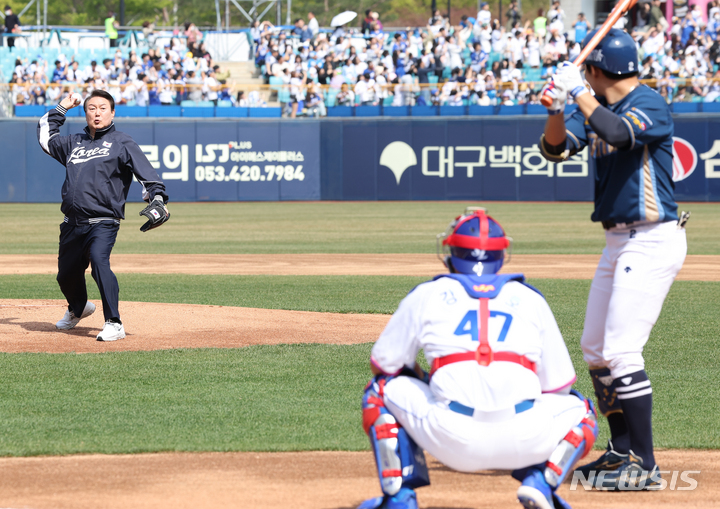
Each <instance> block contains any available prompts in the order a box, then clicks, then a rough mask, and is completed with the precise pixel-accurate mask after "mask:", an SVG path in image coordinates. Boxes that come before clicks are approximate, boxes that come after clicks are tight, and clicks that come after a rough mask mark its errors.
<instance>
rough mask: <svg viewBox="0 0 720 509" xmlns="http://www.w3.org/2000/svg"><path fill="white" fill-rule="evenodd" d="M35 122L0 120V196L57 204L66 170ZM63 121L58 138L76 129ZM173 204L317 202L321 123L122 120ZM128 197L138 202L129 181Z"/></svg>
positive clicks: (138, 190)
mask: <svg viewBox="0 0 720 509" xmlns="http://www.w3.org/2000/svg"><path fill="white" fill-rule="evenodd" d="M36 126H37V122H36V121H8V122H0V140H2V142H0V143H2V145H3V147H4V150H3V153H4V161H3V164H2V165H0V201H10V202H25V201H27V202H59V201H60V191H61V188H62V184H63V181H64V179H65V169H64V167H63V166H62V165H61V164H60V163H58V162H56V161H55V160H53V159H52V158H51V157H50V156H48V155H47V154H45V153H44V152H43V151H42V149H41V148H40V145H39V144H38V142H37V135H36ZM84 127H85V122H84V121H82V120H79V119H78V120H75V119H67V120H66V122H65V125H64V126H63V127H62V130H61V132H60V134H61V135H68V134H70V133H79V132H81V131H82V129H83V128H84ZM116 128H117V129H118V130H119V131H123V132H125V133H127V134H129V135H130V136H132V138H133V139H134V140H135V141H136V142H137V143H138V145H139V146H140V148H141V150H142V151H143V152H144V153H145V155H146V156H147V158H148V160H149V161H150V163H151V164H152V165H153V167H154V168H155V169H156V171H157V172H158V174H159V175H160V177H161V178H162V180H163V181H164V182H165V185H166V187H167V191H168V195H169V196H170V199H171V201H238V200H255V201H258V200H268V201H279V200H319V199H320V122H318V121H304V122H298V123H290V122H287V123H286V122H278V121H254V122H248V121H224V120H213V121H188V120H187V119H186V120H184V121H177V120H162V119H143V120H126V119H119V120H118V121H117V122H116ZM128 200H129V201H141V200H142V187H141V186H140V184H139V183H137V182H133V184H132V185H131V187H130V193H129V195H128Z"/></svg>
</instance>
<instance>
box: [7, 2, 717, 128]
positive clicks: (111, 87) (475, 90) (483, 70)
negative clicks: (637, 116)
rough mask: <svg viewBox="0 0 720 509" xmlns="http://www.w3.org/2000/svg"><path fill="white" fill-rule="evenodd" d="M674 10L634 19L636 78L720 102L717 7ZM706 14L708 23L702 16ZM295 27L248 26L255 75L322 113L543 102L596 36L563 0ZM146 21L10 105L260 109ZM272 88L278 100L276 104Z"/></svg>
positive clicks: (195, 38)
mask: <svg viewBox="0 0 720 509" xmlns="http://www.w3.org/2000/svg"><path fill="white" fill-rule="evenodd" d="M686 10H687V12H679V11H676V14H679V15H681V16H676V17H675V18H673V20H672V23H670V24H668V23H667V21H666V20H665V17H664V16H663V14H662V12H661V10H660V1H659V0H652V1H651V2H647V1H644V3H640V4H639V6H638V8H637V10H636V15H635V19H634V20H633V21H634V22H633V23H629V20H627V19H621V20H620V21H619V22H618V25H616V26H620V27H625V26H626V24H627V26H628V27H630V26H631V25H632V27H631V28H629V31H630V33H631V35H632V36H633V38H634V39H635V40H636V41H637V44H638V48H639V55H640V60H641V61H640V62H639V63H638V75H639V77H640V78H641V79H643V80H649V81H647V82H646V83H647V84H648V85H650V86H652V87H654V88H656V89H657V90H658V92H659V93H660V94H662V95H663V96H664V97H666V100H667V101H668V102H673V101H674V102H680V101H695V102H697V101H706V102H709V101H715V100H717V99H718V98H719V97H720V72H719V71H718V67H719V64H720V0H712V2H711V3H710V4H708V12H707V13H706V15H705V16H703V13H702V12H700V10H699V7H698V6H697V5H695V6H693V7H692V8H689V9H686ZM705 17H706V18H707V20H708V21H707V22H705V21H704V19H705ZM307 18H308V23H307V24H306V23H305V21H304V20H303V19H298V20H296V22H295V23H294V25H293V26H291V27H275V26H273V25H272V24H271V23H269V22H267V21H265V22H262V23H260V22H258V21H256V22H255V23H254V24H253V26H252V27H251V28H250V35H251V38H252V39H253V41H254V49H253V51H254V58H255V64H256V66H257V68H258V71H259V72H260V73H261V74H262V76H263V77H264V79H265V83H267V84H269V85H270V88H271V89H272V93H273V96H272V98H271V99H272V100H277V101H279V102H280V103H282V104H283V105H285V106H286V108H287V114H288V115H290V116H296V115H298V114H301V113H303V112H304V114H309V115H316V116H322V115H325V114H326V108H327V107H328V106H335V105H377V104H384V105H386V106H389V105H394V106H407V105H465V104H479V105H496V104H526V103H527V104H539V97H538V92H539V90H540V89H541V88H542V85H543V83H544V80H545V79H546V78H547V77H548V76H550V75H552V74H553V73H554V71H555V67H556V66H557V65H558V64H559V63H561V62H563V61H564V60H568V59H569V60H572V59H573V58H574V57H575V56H576V55H577V54H578V53H579V52H580V42H581V41H582V39H583V38H584V37H585V35H587V33H588V32H589V31H590V30H591V27H589V26H588V22H587V20H586V19H585V16H584V15H583V14H582V13H581V14H580V15H579V16H578V17H577V19H575V20H568V19H567V18H566V16H565V13H564V11H563V9H562V7H561V4H560V1H559V0H554V1H553V2H552V5H551V7H550V8H549V10H548V11H547V12H545V11H544V10H542V9H541V10H540V11H539V12H538V13H537V16H536V17H535V18H534V19H532V20H531V19H527V18H526V20H525V21H524V22H523V21H522V19H523V18H522V15H521V13H520V12H519V10H518V7H517V3H516V2H512V3H511V5H510V8H509V9H507V10H506V12H505V19H504V20H502V22H501V21H500V20H498V19H493V17H492V14H491V12H490V10H489V6H488V4H487V3H483V4H482V7H481V9H480V11H479V12H478V13H477V15H476V17H468V16H463V17H462V19H461V21H460V23H459V25H457V26H453V25H451V24H450V23H449V21H448V19H447V18H446V17H444V16H442V15H441V14H440V12H439V11H436V12H435V13H434V14H433V16H432V17H431V18H430V19H429V20H428V23H427V26H425V27H422V28H420V27H419V28H408V29H406V30H402V31H392V32H390V31H386V30H384V27H383V23H382V21H381V19H380V15H379V14H378V13H377V12H373V11H370V10H368V11H366V12H365V17H364V19H363V20H362V27H361V28H360V29H355V28H346V27H343V26H341V27H338V28H336V29H334V30H332V31H331V30H325V29H321V28H320V27H319V24H318V22H317V19H315V16H314V15H313V14H312V13H309V14H308V16H307ZM152 30H153V27H152V25H150V24H148V25H145V26H144V29H143V33H144V34H145V36H146V40H147V41H149V43H150V44H149V46H148V47H147V49H146V50H143V52H141V53H140V54H138V53H137V52H135V51H129V52H128V50H127V49H125V50H124V51H123V50H121V49H120V48H114V47H113V48H111V50H110V51H112V52H114V53H109V54H108V57H107V58H103V59H102V60H100V61H96V60H93V61H90V62H89V63H87V64H86V65H81V64H80V62H79V61H78V60H76V59H75V57H74V56H70V57H68V56H66V55H65V54H64V53H59V54H58V57H57V60H55V61H54V62H53V63H52V66H51V64H50V62H48V61H46V60H45V59H44V58H43V56H42V54H41V55H38V58H37V59H25V60H23V59H17V60H16V62H15V68H14V72H13V73H12V76H11V78H10V80H9V83H10V84H11V86H10V91H11V93H12V99H13V101H14V103H15V104H54V103H56V102H57V101H58V99H59V98H60V97H61V96H62V94H63V93H65V92H69V91H75V90H76V89H79V88H82V89H84V93H89V92H90V91H92V90H93V89H103V90H107V91H108V92H110V93H111V94H112V95H113V96H114V97H115V100H116V103H117V104H128V105H133V104H134V105H138V106H144V105H154V104H155V105H172V104H182V102H183V101H188V100H189V101H195V102H198V101H209V102H212V103H213V104H215V105H217V104H218V102H219V101H222V102H223V103H224V105H231V104H232V105H238V106H264V105H265V101H264V100H263V96H262V95H261V94H260V93H258V92H257V91H252V92H250V93H249V94H247V95H246V94H245V93H244V92H242V91H240V92H237V91H235V92H233V91H231V89H230V87H229V85H227V83H226V80H227V79H228V77H229V73H223V72H222V70H221V69H220V68H219V66H218V65H216V64H215V63H214V62H213V59H212V56H211V55H210V53H209V52H208V51H207V49H206V47H205V44H204V43H203V42H202V39H203V34H202V32H200V31H199V30H198V29H197V27H196V26H195V25H194V24H193V23H185V26H184V30H178V31H177V35H178V36H179V37H174V38H172V39H171V40H170V42H169V44H166V45H164V46H163V45H158V44H157V40H155V39H154V37H153V33H152ZM275 93H277V97H275Z"/></svg>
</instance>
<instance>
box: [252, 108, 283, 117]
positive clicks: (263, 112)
mask: <svg viewBox="0 0 720 509" xmlns="http://www.w3.org/2000/svg"><path fill="white" fill-rule="evenodd" d="M248 116H249V117H254V118H280V117H282V108H248Z"/></svg>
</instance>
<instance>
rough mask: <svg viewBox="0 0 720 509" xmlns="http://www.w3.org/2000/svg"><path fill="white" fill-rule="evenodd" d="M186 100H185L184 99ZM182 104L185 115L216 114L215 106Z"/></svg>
mask: <svg viewBox="0 0 720 509" xmlns="http://www.w3.org/2000/svg"><path fill="white" fill-rule="evenodd" d="M183 102H185V101H183ZM210 104H211V106H190V107H186V106H182V116H183V117H194V118H208V117H214V116H215V106H213V105H212V103H210Z"/></svg>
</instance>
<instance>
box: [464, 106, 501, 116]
mask: <svg viewBox="0 0 720 509" xmlns="http://www.w3.org/2000/svg"><path fill="white" fill-rule="evenodd" d="M468 114H470V115H494V114H495V106H480V105H479V104H471V105H470V106H468Z"/></svg>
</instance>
